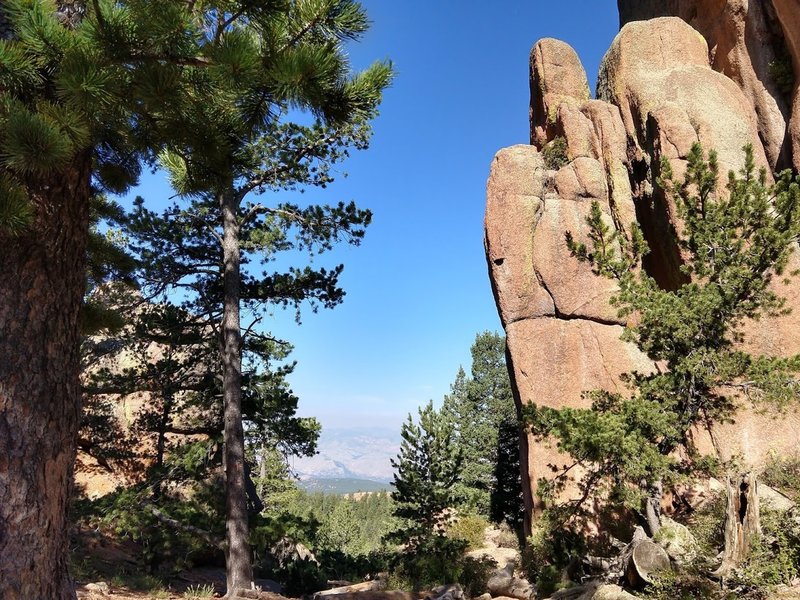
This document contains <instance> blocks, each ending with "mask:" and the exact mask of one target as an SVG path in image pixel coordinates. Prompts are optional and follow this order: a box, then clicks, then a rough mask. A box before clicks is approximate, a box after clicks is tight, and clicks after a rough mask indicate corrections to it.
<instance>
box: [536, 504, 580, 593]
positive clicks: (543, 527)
mask: <svg viewBox="0 0 800 600" xmlns="http://www.w3.org/2000/svg"><path fill="white" fill-rule="evenodd" d="M585 553H586V541H585V539H584V538H583V536H581V535H580V534H578V533H575V532H574V531H572V530H571V529H568V528H565V527H558V526H554V525H553V522H552V521H551V519H550V517H549V516H548V514H547V512H545V514H544V515H542V517H540V519H539V522H538V524H537V527H536V529H535V530H534V532H533V534H532V535H531V537H530V538H528V545H527V546H526V547H525V549H524V550H523V551H522V570H523V572H524V573H525V575H526V577H527V578H528V581H531V582H535V584H536V589H537V590H538V591H539V594H540V595H542V596H543V597H546V596H548V595H550V594H551V593H553V592H555V591H556V590H558V589H560V588H563V587H566V586H567V585H568V584H567V583H566V582H563V581H562V573H563V571H564V569H566V568H567V566H568V565H569V564H570V563H571V562H573V561H574V560H575V559H579V558H580V557H582V556H583V555H584V554H585Z"/></svg>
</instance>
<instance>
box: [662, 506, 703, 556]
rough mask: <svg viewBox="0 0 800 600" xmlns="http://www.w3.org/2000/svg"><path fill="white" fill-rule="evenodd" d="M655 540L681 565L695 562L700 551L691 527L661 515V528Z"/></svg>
mask: <svg viewBox="0 0 800 600" xmlns="http://www.w3.org/2000/svg"><path fill="white" fill-rule="evenodd" d="M654 541H655V542H656V543H658V545H660V546H661V547H662V548H664V550H666V552H667V555H668V556H669V557H670V558H671V559H672V560H674V561H675V562H676V563H677V564H679V565H689V564H691V563H693V562H694V561H695V560H696V559H697V557H698V555H699V553H700V547H699V546H698V545H697V540H696V539H695V537H694V535H693V534H692V532H691V531H689V528H688V527H686V525H683V524H681V523H678V522H677V521H674V520H672V519H670V518H669V517H661V529H659V531H658V534H657V535H656V536H655V537H654Z"/></svg>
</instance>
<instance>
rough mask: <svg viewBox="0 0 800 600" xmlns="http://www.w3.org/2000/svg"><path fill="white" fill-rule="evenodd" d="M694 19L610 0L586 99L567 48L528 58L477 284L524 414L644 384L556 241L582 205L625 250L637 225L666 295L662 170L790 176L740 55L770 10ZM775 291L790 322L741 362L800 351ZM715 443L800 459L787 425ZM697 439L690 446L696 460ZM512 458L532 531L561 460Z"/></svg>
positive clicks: (768, 90) (794, 297) (612, 312)
mask: <svg viewBox="0 0 800 600" xmlns="http://www.w3.org/2000/svg"><path fill="white" fill-rule="evenodd" d="M701 4H704V3H703V2H699V1H697V2H689V1H686V2H681V1H680V0H674V1H672V2H648V1H636V2H634V1H633V0H631V1H630V2H626V1H625V0H620V10H621V15H622V21H623V23H625V24H624V26H623V27H622V29H621V31H620V33H619V34H618V35H617V37H616V38H615V40H614V42H613V43H612V45H611V48H610V49H609V51H608V53H607V54H606V56H605V58H604V59H603V62H602V64H601V68H600V74H599V77H598V84H597V92H598V93H597V95H598V99H591V98H590V95H589V91H588V90H589V86H588V82H587V77H586V74H585V71H584V69H583V67H582V65H581V62H580V59H579V58H578V56H577V55H576V53H575V52H574V51H573V50H572V48H570V47H569V46H568V45H567V44H565V43H563V42H560V41H558V40H554V39H549V38H548V39H543V40H541V41H539V42H538V43H537V44H536V45H535V46H534V47H533V50H532V51H531V58H530V83H531V103H530V128H531V145H519V146H513V147H511V148H505V149H503V150H500V151H499V152H498V153H497V155H496V156H495V158H494V161H493V163H492V167H491V174H490V176H489V181H488V185H487V209H486V223H485V226H486V231H485V234H486V237H485V243H486V253H487V261H488V265H489V273H490V279H491V282H492V288H493V291H494V294H495V299H496V303H497V307H498V311H499V313H500V317H501V320H502V323H503V326H504V328H505V331H506V335H507V340H508V357H509V369H510V371H511V375H512V383H513V386H514V390H515V394H516V398H517V401H518V402H519V403H520V404H522V405H525V404H528V403H537V404H540V405H547V406H552V407H556V408H559V407H563V406H575V407H578V406H586V405H588V400H585V399H583V398H582V396H581V394H582V392H584V391H588V390H591V389H594V388H606V389H610V390H618V389H620V386H621V381H620V375H621V374H622V373H625V372H628V371H632V370H639V371H647V370H650V369H652V368H653V365H652V364H651V363H650V362H649V361H648V359H647V357H645V356H644V355H643V354H641V353H640V352H639V351H638V350H637V349H636V348H635V347H633V346H631V345H628V344H625V343H623V342H622V341H620V339H619V338H620V334H621V333H622V330H623V327H624V325H625V323H624V322H622V321H621V320H620V318H619V317H618V316H617V313H616V309H614V308H613V307H612V306H610V304H609V298H610V297H611V295H612V294H613V293H614V290H615V287H614V284H613V282H611V281H609V280H607V279H605V278H601V277H597V276H595V275H594V274H593V273H592V272H591V270H590V268H589V267H588V266H587V265H586V264H585V263H580V262H578V261H577V260H576V259H575V258H573V257H571V256H570V254H569V251H568V250H567V247H566V243H565V232H567V231H569V232H571V233H572V234H573V235H574V236H575V237H576V239H578V240H579V241H586V233H587V232H586V224H585V219H586V215H587V213H588V211H589V208H590V206H591V202H592V200H597V201H598V202H599V203H600V206H601V208H602V211H603V213H604V215H605V218H606V221H607V224H608V225H609V226H611V227H613V228H615V229H616V230H617V231H620V232H621V234H622V235H628V231H629V230H630V224H631V223H632V222H634V221H636V222H638V224H639V226H640V227H641V228H642V230H643V232H644V234H645V237H646V239H647V241H648V243H649V245H650V248H651V252H650V254H649V255H648V257H647V261H646V262H645V265H644V267H645V269H646V270H647V271H648V272H649V273H650V274H651V275H652V276H653V277H654V278H655V279H656V281H658V283H659V284H660V285H662V286H664V287H667V288H671V287H675V286H677V285H679V284H680V283H681V281H682V279H681V278H682V277H683V276H682V274H681V273H680V271H679V265H680V261H681V257H680V252H679V251H678V248H677V247H676V244H675V242H674V231H675V229H676V228H679V227H680V223H679V222H678V220H677V217H676V215H675V210H674V207H673V206H672V205H671V202H670V201H669V200H668V199H667V198H665V197H664V195H663V194H662V193H661V192H660V191H659V189H658V187H657V186H656V185H655V181H656V178H657V177H658V174H659V173H658V171H659V165H660V163H661V159H662V157H666V158H668V159H669V160H670V161H671V163H672V167H673V170H674V171H675V172H676V174H678V175H679V174H680V172H681V169H682V168H683V166H684V165H685V162H686V156H687V154H688V152H689V150H690V148H691V146H692V144H693V143H694V142H697V141H699V142H700V143H701V144H702V145H703V146H704V147H705V148H708V149H710V148H714V149H716V150H717V152H718V154H719V160H720V165H721V167H722V169H723V172H725V171H727V170H728V169H734V170H738V169H739V168H740V167H741V165H742V162H743V158H744V155H743V152H742V147H743V145H744V144H746V143H748V142H750V143H752V144H753V145H754V148H755V154H756V160H757V162H758V163H759V164H760V165H762V166H765V167H768V168H769V170H774V168H775V167H779V166H782V165H784V164H786V161H789V162H788V164H791V162H790V158H787V157H791V156H792V155H793V154H792V149H791V144H787V143H785V142H784V138H786V139H789V138H788V137H787V131H788V132H790V133H791V123H790V122H789V121H790V119H789V118H788V115H789V114H790V113H789V110H788V108H787V106H788V104H787V103H785V102H784V103H783V104H781V102H782V99H781V97H780V95H779V94H778V93H777V92H776V86H775V85H774V84H763V83H762V84H760V87H759V86H758V85H756V81H758V82H761V81H766V79H763V78H762V77H765V75H764V73H765V71H764V69H767V65H768V63H769V61H770V60H771V59H772V58H773V57H774V52H773V54H770V52H771V51H774V45H769V44H766V43H765V44H760V45H756V46H753V45H752V43H750V42H748V40H749V38H748V36H749V35H751V32H750V31H749V27H750V25H749V24H750V23H751V21H752V20H754V19H755V20H758V22H759V23H761V24H762V25H763V26H764V27H767V26H770V27H773V28H774V26H775V23H774V22H773V21H774V19H776V18H777V17H776V13H777V12H778V8H777V5H778V4H780V0H775V4H776V7H775V11H774V12H770V11H766V10H762V9H763V7H761V6H759V7H758V8H754V9H752V10H748V8H747V2H746V1H740V2H727V3H725V2H721V1H720V2H716V3H715V2H709V4H715V5H716V4H719V5H720V8H719V11H717V13H714V12H713V11H712V10H711V9H710V8H707V9H706V8H703V9H702V10H700V7H699V5H701ZM754 4H757V3H754V2H751V3H750V5H751V7H752V5H754ZM788 4H790V3H789V2H787V5H788ZM734 5H736V6H738V7H739V8H738V9H736V10H735V9H734V8H735V7H734ZM690 7H694V8H693V9H691V10H690ZM787 10H788V8H787ZM720 11H722V12H723V13H724V15H725V16H726V18H727V19H728V20H730V21H731V22H730V23H729V22H728V21H720V22H718V23H717V24H716V25H713V23H711V18H712V17H711V15H713V14H718V13H719V12H720ZM762 13H763V14H762ZM664 14H666V15H679V16H660V15H664ZM698 15H702V18H701V17H700V16H698ZM651 17H654V18H651ZM680 17H683V18H680ZM643 18H644V19H647V20H639V19H643ZM770 19H772V20H770ZM628 21H630V22H628ZM706 21H708V22H706ZM781 22H783V21H781ZM690 23H692V24H696V26H697V27H698V28H699V31H698V29H695V28H693V27H692V26H691V25H690ZM704 28H705V29H704ZM770 31H772V30H770ZM797 31H800V29H798V30H797ZM778 35H779V34H778V33H775V34H774V39H778ZM771 39H772V38H771ZM780 39H783V38H780ZM787 44H788V42H787ZM798 44H799V45H798V49H800V40H798ZM723 55H724V56H723ZM765 61H766V63H765ZM795 64H798V63H795ZM759 69H760V70H759ZM796 156H797V157H798V158H800V151H798V152H797V153H796ZM780 291H781V293H782V294H783V295H786V296H788V299H789V305H790V306H792V307H796V310H795V311H794V312H793V314H791V315H788V316H785V317H781V318H780V319H773V320H765V321H761V322H759V323H755V324H752V325H751V326H749V328H748V331H747V342H746V343H747V344H748V346H749V347H751V348H752V349H755V350H763V351H768V352H770V353H780V354H793V353H795V352H798V351H800V290H798V289H796V288H791V289H787V288H783V289H781V290H780ZM716 433H717V435H718V436H719V439H720V440H722V442H723V445H724V448H725V451H726V453H729V454H734V453H741V454H743V455H745V456H747V457H748V459H750V460H752V461H753V462H754V463H756V464H758V463H759V462H761V461H763V460H764V458H765V457H766V454H767V452H768V450H769V449H770V448H771V447H772V446H773V443H774V442H775V440H778V441H779V442H780V444H782V445H784V446H788V447H796V446H797V445H798V443H800V418H795V417H792V418H783V419H781V421H780V422H776V421H774V420H773V419H772V418H770V417H766V416H763V415H757V414H751V413H743V414H741V415H740V417H739V418H738V421H737V424H736V425H734V426H728V427H724V428H720V429H719V431H717V432H716ZM702 437H703V436H702V435H699V438H700V441H699V443H700V445H701V446H703V445H704V444H705V446H706V448H708V444H709V443H710V442H709V441H708V440H703V439H702ZM522 457H523V461H522V462H523V478H524V479H525V482H526V485H524V486H523V487H524V491H525V499H526V503H527V507H528V509H529V510H528V514H529V515H530V514H531V513H535V511H536V509H537V508H538V502H537V498H536V495H535V490H536V487H537V482H538V480H539V479H540V478H548V477H551V476H552V469H551V468H550V467H551V465H561V464H564V463H565V462H566V457H563V456H560V455H559V454H558V453H557V452H556V451H555V450H553V449H552V448H550V447H548V446H547V445H544V444H540V443H537V442H535V440H533V439H532V438H528V437H525V438H524V439H523V448H522ZM528 525H530V524H528Z"/></svg>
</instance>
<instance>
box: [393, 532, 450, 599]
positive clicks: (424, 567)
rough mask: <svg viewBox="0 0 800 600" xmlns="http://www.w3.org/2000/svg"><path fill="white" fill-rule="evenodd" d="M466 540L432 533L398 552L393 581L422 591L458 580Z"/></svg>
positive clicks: (410, 588)
mask: <svg viewBox="0 0 800 600" xmlns="http://www.w3.org/2000/svg"><path fill="white" fill-rule="evenodd" d="M465 549H466V543H465V542H464V540H457V539H452V538H449V537H445V536H442V535H431V536H429V537H428V538H426V539H422V540H417V541H416V543H415V544H413V545H410V546H409V547H408V548H407V549H406V550H405V551H403V552H401V553H400V554H398V555H397V557H396V559H395V561H394V564H393V568H392V570H391V576H390V582H392V583H393V584H394V585H402V586H403V587H402V588H398V589H405V590H413V591H420V590H423V589H430V588H432V587H435V586H437V585H442V584H447V583H455V582H457V581H459V578H460V577H461V575H462V571H463V555H464V550H465Z"/></svg>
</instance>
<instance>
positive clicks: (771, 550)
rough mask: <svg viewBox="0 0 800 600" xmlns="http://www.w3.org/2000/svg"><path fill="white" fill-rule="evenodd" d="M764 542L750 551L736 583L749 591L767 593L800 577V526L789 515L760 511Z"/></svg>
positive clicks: (772, 511) (780, 512)
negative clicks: (754, 590) (755, 590)
mask: <svg viewBox="0 0 800 600" xmlns="http://www.w3.org/2000/svg"><path fill="white" fill-rule="evenodd" d="M760 516H761V539H760V540H758V542H757V543H756V544H755V545H754V546H753V547H751V549H750V556H749V557H748V559H747V562H746V563H745V564H743V565H742V566H741V568H740V569H738V572H737V575H738V577H737V579H738V580H739V581H740V583H741V584H742V585H744V586H746V587H749V588H754V589H757V590H760V591H763V592H768V591H769V590H770V589H771V588H772V587H773V586H776V585H781V584H789V583H791V581H792V580H793V579H795V578H796V577H798V575H800V571H798V569H800V523H798V522H797V520H796V519H795V518H793V515H791V513H789V512H787V511H778V510H774V509H771V508H768V507H766V506H763V505H762V507H761V511H760Z"/></svg>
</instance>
